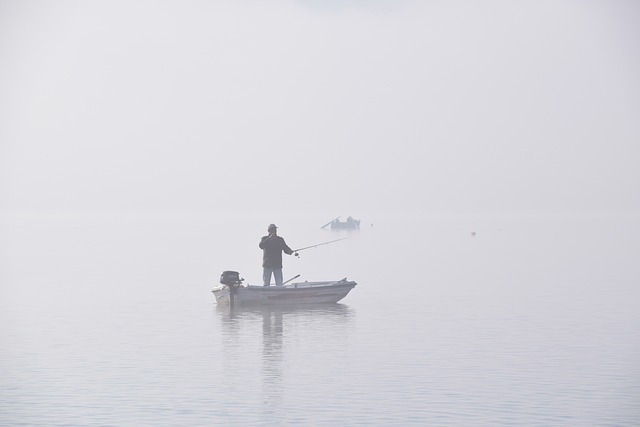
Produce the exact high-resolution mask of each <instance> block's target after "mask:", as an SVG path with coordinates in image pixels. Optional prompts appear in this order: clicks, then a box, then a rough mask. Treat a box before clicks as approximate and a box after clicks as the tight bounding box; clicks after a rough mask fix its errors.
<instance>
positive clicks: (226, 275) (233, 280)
mask: <svg viewBox="0 0 640 427" xmlns="http://www.w3.org/2000/svg"><path fill="white" fill-rule="evenodd" d="M243 280H244V279H241V278H240V273H238V272H237V271H223V272H222V274H221V275H220V283H222V284H223V285H227V286H228V287H229V306H230V307H231V308H233V306H234V304H235V303H234V301H235V299H236V294H237V293H238V288H239V287H240V285H241V284H242V281H243Z"/></svg>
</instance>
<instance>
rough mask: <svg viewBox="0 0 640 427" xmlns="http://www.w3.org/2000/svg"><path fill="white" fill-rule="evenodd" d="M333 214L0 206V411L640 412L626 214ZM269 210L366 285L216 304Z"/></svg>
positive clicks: (634, 266)
mask: <svg viewBox="0 0 640 427" xmlns="http://www.w3.org/2000/svg"><path fill="white" fill-rule="evenodd" d="M329 219H330V218H326V220H325V218H304V217H302V216H298V217H291V218H282V219H274V218H266V219H264V218H252V217H250V216H247V217H243V218H194V217H188V218H158V217H152V218H145V217H108V216H105V217H66V218H6V217H5V218H3V219H2V220H1V221H0V233H1V234H0V298H1V300H0V374H1V382H0V424H2V425H11V426H14V425H15V426H19V425H25V426H69V425H74V426H76V425H77V426H141V425H145V426H176V425H188V426H211V425H238V426H240V425H242V426H246V425H265V426H273V425H292V426H293V425H296V426H297V425H326V426H335V425H341V426H356V425H361V426H365V425H366V426H371V425H380V426H385V425H403V426H407V425H421V426H422V425H451V426H460V425H465V426H472V425H473V426H476V425H477V426H485V425H490V426H494V425H522V426H537V425H538V426H550V425H553V426H558V425H563V426H564V425H567V426H632V425H640V421H639V420H640V399H639V398H638V396H640V340H639V339H638V337H640V310H639V309H638V307H640V292H639V286H640V263H638V259H640V258H639V255H640V220H639V219H638V218H584V217H577V218H569V217H565V218H541V217H531V218H446V219H442V218H440V219H423V220H421V221H417V220H416V221H412V222H410V223H402V222H399V221H398V220H397V219H394V218H378V219H377V220H376V221H375V223H374V224H373V225H371V221H368V220H367V218H363V228H362V229H361V230H360V231H358V232H351V233H349V232H332V231H330V230H321V229H320V226H321V225H322V224H324V223H325V222H326V221H328V220H329ZM221 222H222V223H223V224H224V227H221V226H220V224H221ZM270 222H276V223H278V225H279V226H280V234H281V235H282V236H283V237H284V238H285V239H286V240H287V242H288V243H289V244H290V246H292V247H294V248H298V247H304V246H309V245H313V244H316V243H320V242H325V241H328V240H332V239H336V238H340V237H348V238H347V239H346V240H344V241H341V242H336V243H333V244H330V245H325V246H321V247H318V248H313V249H309V250H305V251H302V252H300V255H301V256H300V258H299V259H296V258H293V257H286V258H285V279H287V278H290V277H293V276H294V275H296V274H300V275H301V277H300V279H302V280H331V279H341V278H342V277H345V276H346V277H348V278H349V279H353V280H356V281H357V282H358V283H359V284H358V286H357V287H356V288H355V289H354V290H353V291H352V292H351V293H350V294H349V295H348V296H347V297H346V298H345V299H344V300H343V301H341V302H340V303H338V304H335V305H324V306H322V305H320V306H310V307H299V308H284V309H265V310H259V309H246V310H243V309H238V310H235V311H234V312H230V310H229V309H228V307H218V306H217V305H216V304H215V299H214V297H213V295H212V294H211V292H210V291H211V288H212V287H213V286H215V285H216V284H217V281H218V278H219V275H220V273H221V272H222V271H223V270H237V271H240V273H241V274H242V276H243V277H244V278H245V281H246V282H248V283H259V281H260V274H261V271H260V258H261V253H260V250H259V249H258V247H257V244H258V241H259V238H260V236H262V235H263V234H264V231H265V230H264V228H265V227H266V225H267V224H268V223H270ZM472 232H475V233H476V234H475V236H473V235H472V234H471V233H472Z"/></svg>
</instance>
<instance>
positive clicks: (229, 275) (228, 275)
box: [220, 271, 242, 286]
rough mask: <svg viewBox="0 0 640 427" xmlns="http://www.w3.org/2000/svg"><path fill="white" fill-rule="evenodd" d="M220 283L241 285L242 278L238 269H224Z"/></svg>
mask: <svg viewBox="0 0 640 427" xmlns="http://www.w3.org/2000/svg"><path fill="white" fill-rule="evenodd" d="M220 283H222V284H223V285H227V286H232V285H239V284H240V283H242V279H241V278H240V273H238V272H237V271H223V272H222V274H221V275H220Z"/></svg>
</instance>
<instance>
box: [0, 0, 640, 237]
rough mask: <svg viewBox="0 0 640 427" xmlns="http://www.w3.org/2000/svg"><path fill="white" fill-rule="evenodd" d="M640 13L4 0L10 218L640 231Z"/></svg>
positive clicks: (554, 7)
mask: <svg viewBox="0 0 640 427" xmlns="http://www.w3.org/2000/svg"><path fill="white" fill-rule="evenodd" d="M639 18H640V4H638V3H637V2H635V1H616V2H611V1H541V2H540V1H522V2H509V1H488V2H468V1H453V2H442V1H393V2H392V1H389V2H387V1H382V0H379V1H375V2H366V1H345V2H338V1H331V2H326V1H315V0H305V1H293V0H292V1H271V2H258V1H218V2H207V1H180V2H177V1H137V2H131V1H92V2H80V1H57V2H46V1H8V0H5V1H2V2H0V63H1V64H2V66H0V93H1V94H2V95H1V96H0V213H2V214H4V215H51V214H68V213H74V214H96V213H100V214H105V213H106V214H198V215H199V214H202V215H207V214H208V213H211V212H218V213H220V212H228V213H234V212H240V211H255V212H264V213H265V214H267V215H271V216H269V218H268V219H265V221H266V222H265V224H266V223H267V222H270V221H272V220H276V219H277V215H278V214H279V213H282V212H299V213H302V214H304V213H308V212H316V213H317V212H323V213H324V212H326V213H331V215H329V216H328V217H327V218H326V219H327V220H329V219H330V218H332V217H333V216H335V215H333V214H344V215H348V214H352V215H356V216H367V215H368V216H369V217H371V216H374V215H375V214H376V213H382V212H392V213H399V214H407V215H409V214H412V215H413V214H416V215H428V214H507V215H509V214H535V215H539V214H545V215H546V214H559V215H564V214H576V213H580V214H603V213H604V214H624V215H637V214H638V213H640V179H639V178H640V172H639V169H638V160H639V155H640V144H639V141H640V120H638V119H639V118H640V79H639V78H638V76H640V26H638V22H640V21H639ZM274 217H275V218H274ZM323 218H324V217H323Z"/></svg>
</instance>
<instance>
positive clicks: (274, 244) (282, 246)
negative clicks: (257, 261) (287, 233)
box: [258, 235, 293, 268]
mask: <svg viewBox="0 0 640 427" xmlns="http://www.w3.org/2000/svg"><path fill="white" fill-rule="evenodd" d="M258 246H259V247H260V249H262V266H263V267H266V268H282V252H284V253H285V254H287V255H291V254H292V253H293V250H291V248H290V247H289V246H287V244H286V243H285V241H284V239H283V238H282V237H280V236H277V235H275V236H273V237H271V238H270V239H269V236H264V237H262V239H261V240H260V243H259V244H258Z"/></svg>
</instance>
